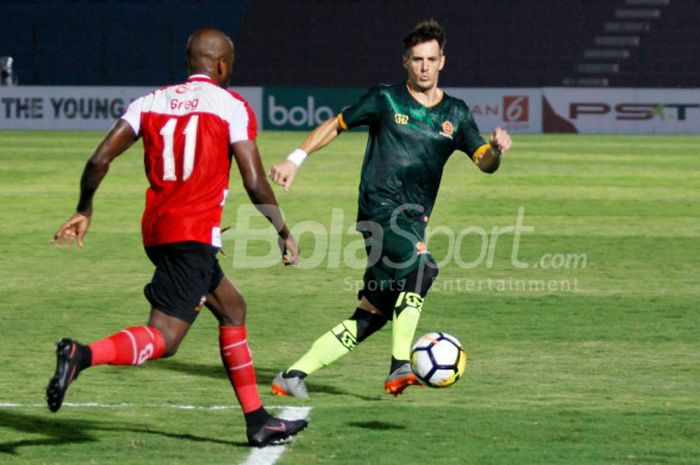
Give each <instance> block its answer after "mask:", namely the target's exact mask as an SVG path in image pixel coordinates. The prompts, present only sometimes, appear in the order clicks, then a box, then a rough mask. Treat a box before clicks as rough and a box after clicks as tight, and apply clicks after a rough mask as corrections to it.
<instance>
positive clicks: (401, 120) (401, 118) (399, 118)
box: [394, 113, 408, 124]
mask: <svg viewBox="0 0 700 465" xmlns="http://www.w3.org/2000/svg"><path fill="white" fill-rule="evenodd" d="M394 121H396V124H408V115H402V114H400V113H394Z"/></svg>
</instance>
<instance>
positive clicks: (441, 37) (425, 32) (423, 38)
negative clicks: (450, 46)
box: [402, 19, 447, 54]
mask: <svg viewBox="0 0 700 465" xmlns="http://www.w3.org/2000/svg"><path fill="white" fill-rule="evenodd" d="M431 40H437V43H438V45H439V46H440V50H441V51H444V50H445V44H446V43H447V37H446V36H445V31H444V30H443V29H442V26H440V24H438V22H437V21H435V20H434V19H427V20H425V21H421V22H420V23H418V24H416V27H414V28H413V30H412V31H411V33H410V34H409V35H407V36H406V37H404V38H403V41H402V43H403V51H404V54H408V52H409V51H410V50H411V49H412V48H413V47H414V46H416V45H418V44H422V43H424V42H430V41H431Z"/></svg>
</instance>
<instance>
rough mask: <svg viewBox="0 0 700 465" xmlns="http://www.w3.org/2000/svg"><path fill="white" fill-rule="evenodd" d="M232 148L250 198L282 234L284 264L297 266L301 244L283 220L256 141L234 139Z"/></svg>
mask: <svg viewBox="0 0 700 465" xmlns="http://www.w3.org/2000/svg"><path fill="white" fill-rule="evenodd" d="M231 147H232V149H233V155H234V157H235V158H236V163H237V164H238V170H239V171H240V173H241V177H242V178H243V187H245V190H246V192H247V193H248V197H249V198H250V201H251V202H253V205H255V207H256V208H257V209H258V211H260V213H262V214H263V215H264V216H265V217H266V218H267V219H268V220H269V221H270V223H272V225H273V226H274V227H275V229H276V230H277V232H278V234H279V236H280V244H279V245H280V251H281V252H282V262H283V263H284V264H285V265H296V264H297V263H298V262H299V246H298V245H297V243H296V240H294V237H293V236H292V235H291V233H290V232H289V229H288V228H287V225H286V224H285V223H284V218H283V217H282V211H281V210H280V208H279V205H278V204H277V199H276V198H275V193H274V192H272V188H271V187H270V183H268V182H267V178H266V177H265V170H264V169H263V166H262V160H261V159H260V152H259V151H258V145H257V144H256V143H255V141H252V140H245V141H240V142H234V143H233V144H232V145H231Z"/></svg>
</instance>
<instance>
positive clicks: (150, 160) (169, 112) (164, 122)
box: [122, 75, 257, 247]
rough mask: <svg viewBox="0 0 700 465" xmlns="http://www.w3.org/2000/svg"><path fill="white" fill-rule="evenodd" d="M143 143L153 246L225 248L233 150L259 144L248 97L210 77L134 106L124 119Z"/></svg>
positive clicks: (147, 238)
mask: <svg viewBox="0 0 700 465" xmlns="http://www.w3.org/2000/svg"><path fill="white" fill-rule="evenodd" d="M122 119H124V120H125V121H126V122H127V123H129V124H130V125H131V127H132V128H133V129H134V132H136V134H138V135H139V136H141V137H142V138H143V147H144V162H145V164H146V176H147V177H148V181H149V183H150V187H149V188H148V190H147V191H146V209H145V210H144V212H143V218H142V220H141V230H142V233H143V243H144V245H146V246H150V245H160V244H168V243H172V242H182V241H195V242H202V243H206V244H212V245H214V246H216V247H221V228H220V227H221V213H222V211H223V207H224V202H225V201H226V195H227V193H228V183H229V171H230V167H231V155H232V154H231V144H232V143H234V142H238V141H244V140H255V137H256V136H257V123H256V120H255V114H254V113H253V110H252V108H251V107H250V105H248V102H246V101H245V100H244V99H243V97H241V96H240V95H238V94H236V93H235V92H231V91H228V90H226V89H223V88H221V87H220V86H219V85H218V84H217V83H216V81H214V80H212V79H210V78H209V77H207V76H204V75H193V76H191V77H190V78H189V79H188V80H187V82H185V83H182V84H178V85H173V86H168V87H164V88H162V89H159V90H156V91H155V92H153V93H151V94H148V95H146V96H144V97H141V98H139V99H137V100H134V101H133V102H132V103H131V104H130V105H129V107H128V108H127V110H126V112H125V113H124V115H123V116H122Z"/></svg>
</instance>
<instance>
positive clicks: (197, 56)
mask: <svg viewBox="0 0 700 465" xmlns="http://www.w3.org/2000/svg"><path fill="white" fill-rule="evenodd" d="M186 54H187V69H188V70H189V72H190V74H196V73H202V74H206V75H208V76H210V77H212V78H214V79H215V80H216V81H218V82H219V84H221V85H226V84H227V83H228V79H229V77H230V76H231V72H232V69H233V59H234V46H233V42H232V41H231V39H230V38H229V37H228V36H227V35H226V34H224V33H223V32H221V31H219V30H218V29H210V28H203V29H199V30H197V31H195V32H193V33H192V35H191V36H190V38H189V39H188V40H187V51H186Z"/></svg>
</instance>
